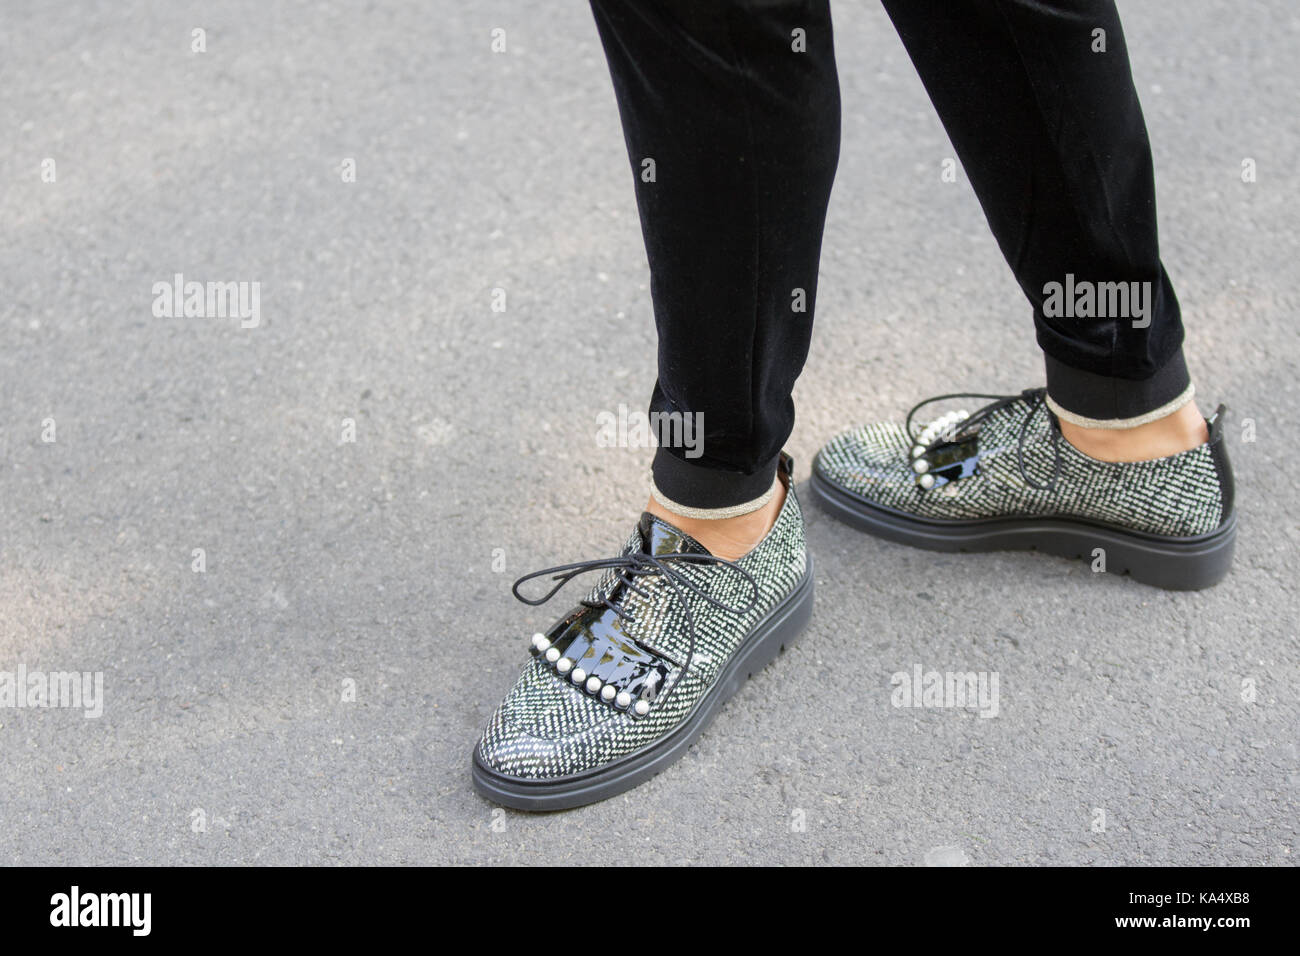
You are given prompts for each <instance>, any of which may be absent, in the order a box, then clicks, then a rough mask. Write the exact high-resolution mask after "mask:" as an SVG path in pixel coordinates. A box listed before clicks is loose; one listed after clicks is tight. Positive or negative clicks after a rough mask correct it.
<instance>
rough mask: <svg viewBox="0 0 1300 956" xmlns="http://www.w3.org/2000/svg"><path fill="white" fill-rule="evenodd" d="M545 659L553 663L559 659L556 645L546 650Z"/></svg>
mask: <svg viewBox="0 0 1300 956" xmlns="http://www.w3.org/2000/svg"><path fill="white" fill-rule="evenodd" d="M546 659H547V660H548V661H550V662H551V663H552V664H554V663H555V662H556V661H558V660H559V659H560V649H559V648H558V647H552V648H551V649H550V650H548V651H547V652H546Z"/></svg>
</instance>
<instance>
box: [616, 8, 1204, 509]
mask: <svg viewBox="0 0 1300 956" xmlns="http://www.w3.org/2000/svg"><path fill="white" fill-rule="evenodd" d="M591 2H592V9H593V11H594V13H595V16H596V24H597V27H598V29H599V32H600V37H601V41H602V43H603V45H604V48H605V54H606V57H607V59H608V61H609V67H610V73H611V75H612V78H613V83H614V92H615V95H616V97H617V100H618V106H619V112H620V116H621V117H622V122H623V130H624V136H625V139H626V142H627V149H628V155H629V158H630V159H631V162H632V168H633V173H634V176H635V182H636V196H637V204H638V209H639V211H640V215H641V226H642V231H643V234H644V237H645V245H646V252H647V255H648V258H649V263H650V275H651V297H652V300H653V304H654V314H655V322H656V325H657V327H658V332H659V376H658V381H657V383H656V384H655V388H654V393H653V396H652V399H651V411H652V412H658V413H660V414H661V415H662V414H664V413H674V412H675V413H681V414H698V415H700V416H701V419H699V420H700V421H702V425H703V440H702V444H701V445H700V446H699V447H698V448H695V449H692V455H691V457H688V456H687V454H686V453H685V451H686V450H685V449H683V448H681V447H669V446H666V445H661V447H660V448H659V449H658V451H657V452H656V454H655V461H654V482H655V490H656V493H657V494H658V495H659V496H660V497H661V499H663V500H665V501H666V502H669V503H672V504H676V505H679V506H681V507H682V508H683V509H701V511H702V513H705V512H708V511H710V510H712V509H730V510H732V511H735V510H743V507H744V506H745V505H746V504H747V503H751V502H753V501H754V500H755V499H758V498H760V497H761V496H763V495H764V494H765V493H766V492H767V491H768V490H769V489H770V488H771V486H772V483H773V479H774V474H775V469H776V463H777V457H778V455H779V453H780V450H781V446H782V445H783V444H784V442H785V441H786V439H787V438H788V437H789V435H790V432H791V430H792V428H793V426H794V404H793V402H792V400H791V397H790V396H791V390H792V388H793V386H794V382H795V379H796V378H797V377H798V375H799V372H800V370H801V369H802V368H803V363H804V360H805V358H806V357H807V352H808V343H809V337H810V335H811V333H812V320H813V310H814V304H815V300H816V292H817V265H818V260H819V257H820V254H821V241H822V230H823V225H824V222H825V215H826V204H827V201H828V199H829V196H830V191H831V184H832V181H833V179H834V176H835V167H836V163H837V160H838V157H839V137H840V94H839V83H838V79H837V75H836V69H835V53H834V49H833V44H832V36H831V18H830V9H829V3H828V0H591ZM884 6H885V9H886V10H887V12H888V13H889V16H890V18H891V19H892V20H893V22H894V26H895V28H896V29H897V30H898V33H899V36H900V37H901V38H902V40H903V43H904V45H905V46H906V47H907V51H908V54H909V55H910V56H911V58H912V62H913V64H914V65H915V66H916V69H917V71H918V73H919V74H920V76H921V79H922V81H923V83H924V84H925V87H926V90H927V91H928V93H929V95H930V99H931V100H932V102H933V103H934V105H935V108H936V109H937V110H938V112H939V116H940V118H941V119H942V121H943V124H944V128H945V129H946V131H947V133H948V136H949V138H950V139H951V141H952V144H953V146H954V148H955V149H956V151H957V155H958V157H959V159H960V160H961V162H962V165H963V167H964V168H965V172H966V174H967V176H969V178H970V181H971V184H972V185H973V187H974V189H975V192H976V194H977V196H978V197H979V200H980V203H981V205H982V206H983V209H984V213H985V216H986V217H987V219H988V222H989V225H990V226H991V227H992V229H993V232H994V235H995V236H996V238H997V241H998V245H999V247H1000V248H1001V250H1002V253H1003V255H1004V256H1005V257H1006V260H1007V262H1008V264H1009V265H1010V266H1011V268H1012V270H1013V271H1014V273H1015V276H1016V279H1017V281H1018V282H1019V284H1020V287H1021V288H1022V289H1023V290H1024V293H1025V295H1026V296H1027V297H1028V299H1029V301H1030V303H1031V305H1032V307H1033V314H1034V324H1035V327H1036V329H1037V337H1038V343H1039V345H1040V346H1041V347H1042V350H1043V352H1044V355H1045V358H1046V366H1047V368H1046V375H1047V387H1048V395H1049V400H1050V402H1051V403H1052V408H1053V410H1054V411H1055V412H1056V413H1057V414H1058V415H1062V416H1064V417H1066V418H1069V419H1071V420H1074V421H1077V422H1079V423H1080V424H1107V425H1112V426H1122V425H1124V424H1126V423H1129V422H1131V421H1133V420H1135V419H1136V420H1139V421H1140V420H1142V419H1143V418H1145V417H1150V416H1151V415H1152V414H1153V413H1156V412H1163V411H1164V410H1166V409H1167V410H1173V409H1174V408H1176V407H1177V406H1178V404H1180V403H1181V402H1184V401H1186V400H1187V399H1188V398H1189V397H1190V384H1189V380H1188V374H1187V368H1186V365H1185V363H1184V361H1183V357H1182V339H1183V331H1182V323H1181V319H1180V316H1179V310H1178V301H1177V299H1176V298H1175V296H1174V291H1173V288H1172V286H1171V285H1170V282H1169V277H1168V276H1167V275H1166V273H1165V270H1164V267H1163V266H1162V265H1161V262H1160V253H1159V244H1158V240H1157V233H1156V209H1155V192H1154V181H1153V174H1152V164H1151V150H1150V145H1149V143H1148V140H1147V133H1146V126H1145V123H1144V121H1143V118H1142V111H1141V107H1140V106H1139V103H1138V98H1137V94H1136V92H1135V90H1134V88H1133V81H1132V77H1131V75H1130V71H1129V64H1128V54H1127V50H1126V48H1125V44H1124V37H1123V32H1122V30H1121V27H1120V22H1119V16H1118V13H1117V12H1116V9H1115V5H1114V3H1113V2H1111V0H884ZM1098 31H1103V32H1100V33H1099V32H1098ZM1088 290H1091V291H1088ZM976 386H978V383H972V386H971V387H972V388H973V389H975V390H979V388H977V387H976ZM701 452H702V454H701Z"/></svg>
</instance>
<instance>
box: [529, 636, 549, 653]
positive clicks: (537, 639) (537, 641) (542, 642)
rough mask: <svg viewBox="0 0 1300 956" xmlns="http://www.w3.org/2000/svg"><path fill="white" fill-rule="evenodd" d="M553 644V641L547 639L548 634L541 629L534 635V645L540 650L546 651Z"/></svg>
mask: <svg viewBox="0 0 1300 956" xmlns="http://www.w3.org/2000/svg"><path fill="white" fill-rule="evenodd" d="M550 646H551V642H550V641H548V640H547V639H546V635H545V634H543V633H541V632H540V631H539V632H538V633H536V634H534V635H533V647H535V648H537V649H538V650H539V651H544V650H546V649H547V648H548V647H550Z"/></svg>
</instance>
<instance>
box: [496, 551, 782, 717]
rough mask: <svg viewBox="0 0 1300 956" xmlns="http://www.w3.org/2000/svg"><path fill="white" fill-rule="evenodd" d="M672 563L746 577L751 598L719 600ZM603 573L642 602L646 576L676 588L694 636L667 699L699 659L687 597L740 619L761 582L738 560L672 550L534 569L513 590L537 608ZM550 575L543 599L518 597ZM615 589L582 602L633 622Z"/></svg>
mask: <svg viewBox="0 0 1300 956" xmlns="http://www.w3.org/2000/svg"><path fill="white" fill-rule="evenodd" d="M674 564H695V565H715V566H717V567H720V568H728V569H730V570H732V571H735V572H736V573H738V574H740V575H741V576H742V577H743V578H744V580H745V582H746V583H748V585H749V588H750V592H751V596H750V598H749V600H748V601H747V602H746V603H745V604H744V606H743V607H733V606H732V605H730V604H727V603H726V602H724V601H720V600H718V599H717V598H716V597H714V596H713V595H712V594H710V593H709V592H708V591H706V590H705V589H704V588H702V587H700V585H699V584H697V583H696V582H695V581H693V580H691V578H690V577H689V576H687V575H685V574H683V573H682V572H681V571H680V570H679V569H678V568H675V567H673V565H674ZM605 570H613V571H615V573H616V577H617V579H618V581H619V582H621V583H622V584H623V585H624V586H625V587H626V588H627V589H628V590H629V591H631V592H633V593H636V594H639V595H641V596H642V597H643V598H647V599H648V598H649V597H650V593H649V592H648V591H646V590H645V589H644V588H642V587H640V586H639V585H638V584H637V583H636V579H637V578H641V577H645V576H647V575H658V576H659V577H661V578H663V580H664V581H666V582H667V583H668V585H669V586H670V587H671V588H672V593H673V595H674V596H675V597H676V599H677V602H678V603H679V604H680V605H681V607H682V612H683V613H684V614H685V617H686V626H687V629H688V632H689V634H690V643H689V644H688V647H687V656H686V660H685V661H684V662H683V663H682V665H681V671H680V673H679V675H678V677H677V679H676V680H675V681H674V682H673V685H672V687H671V688H669V689H668V690H667V691H666V692H665V693H664V694H663V695H661V696H667V694H668V693H671V692H672V690H673V689H675V688H676V687H677V685H678V684H680V683H681V681H682V678H684V677H685V676H686V672H687V670H688V669H689V668H690V666H691V663H692V661H693V660H694V659H695V643H696V632H695V616H694V614H692V613H691V605H690V601H689V600H688V599H687V594H688V592H689V593H690V594H694V595H695V596H696V597H698V598H700V599H701V600H703V601H705V602H707V603H708V604H710V605H712V606H713V607H716V608H718V609H719V610H721V611H725V612H726V613H728V614H734V615H736V616H738V617H739V616H743V615H745V614H748V613H749V612H750V611H752V610H753V609H754V607H755V605H756V604H757V603H758V597H759V589H758V582H757V581H756V580H754V576H753V575H752V574H750V573H749V572H748V571H746V570H745V569H744V568H742V567H741V566H740V565H738V564H736V563H735V562H734V561H728V560H727V559H725V558H719V557H715V556H714V555H712V554H707V553H696V552H672V553H669V554H660V555H653V554H649V553H647V552H645V551H633V552H630V553H628V554H622V555H619V556H618V557H613V558H594V559H592V560H589V561H575V562H574V563H572V564H561V565H557V566H556V567H553V568H545V569H543V570H541V571H533V572H532V573H530V574H525V575H524V576H523V577H521V578H520V579H519V580H518V581H516V582H515V583H514V586H513V587H512V588H511V591H512V592H513V593H514V596H515V597H516V598H517V599H518V600H520V601H522V602H523V603H525V604H529V605H532V606H533V607H536V606H538V605H541V604H545V603H546V602H547V601H549V600H550V599H551V598H553V597H554V596H555V595H556V594H557V593H558V592H559V590H560V589H561V588H562V587H564V586H565V585H566V584H568V583H569V582H570V581H571V580H573V579H574V578H575V577H577V576H578V575H580V574H586V573H587V572H589V571H605ZM548 575H549V576H551V577H552V578H553V579H554V580H555V582H556V584H555V586H554V587H553V588H551V589H550V590H549V591H547V592H546V593H545V594H544V595H542V596H541V597H539V598H531V597H527V596H525V595H524V594H521V593H520V591H519V587H520V585H522V584H525V583H526V582H528V581H532V580H533V579H535V578H543V577H547V576H548ZM617 591H618V587H617V585H616V584H615V585H613V586H611V587H609V588H605V589H603V593H601V594H600V595H599V597H598V599H596V600H591V599H587V600H584V601H583V602H582V603H583V604H585V605H586V606H588V607H607V608H609V609H610V610H611V611H613V612H614V613H615V614H616V615H618V617H620V618H622V619H624V620H628V621H632V620H634V617H633V615H632V613H631V612H630V611H629V610H628V609H627V608H626V607H625V606H624V605H623V604H622V603H620V602H618V601H615V600H613V597H614V596H615V593H616V592H617Z"/></svg>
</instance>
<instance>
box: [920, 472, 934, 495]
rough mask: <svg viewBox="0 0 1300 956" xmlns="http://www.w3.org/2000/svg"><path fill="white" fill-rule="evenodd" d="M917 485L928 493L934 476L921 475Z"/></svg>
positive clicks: (932, 484)
mask: <svg viewBox="0 0 1300 956" xmlns="http://www.w3.org/2000/svg"><path fill="white" fill-rule="evenodd" d="M918 484H919V485H920V486H921V487H922V488H924V489H925V490H926V491H929V490H930V489H931V488H933V487H934V475H922V476H921V478H920V480H919V481H918Z"/></svg>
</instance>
